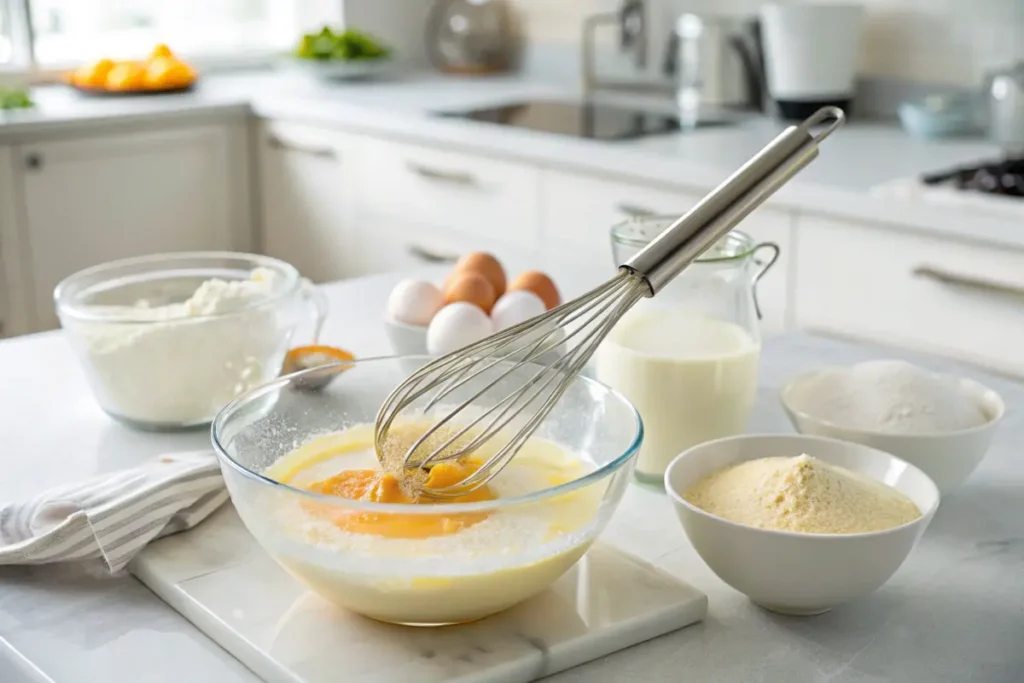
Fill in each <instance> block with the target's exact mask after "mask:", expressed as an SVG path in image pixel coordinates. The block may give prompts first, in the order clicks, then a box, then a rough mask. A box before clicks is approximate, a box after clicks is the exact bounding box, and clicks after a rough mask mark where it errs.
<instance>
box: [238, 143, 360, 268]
mask: <svg viewBox="0 0 1024 683" xmlns="http://www.w3.org/2000/svg"><path fill="white" fill-rule="evenodd" d="M353 147H354V146H353V145H352V144H351V138H349V137H348V136H346V135H344V134H340V133H336V132H334V131H330V130H326V129H322V128H314V127H309V126H303V125H298V124H293V123H270V124H266V125H265V126H263V127H262V130H261V132H260V137H259V142H258V149H259V157H260V198H261V199H260V201H261V205H262V244H263V251H264V252H265V253H266V254H267V255H269V256H274V257H276V258H279V259H282V260H284V261H287V262H289V263H291V264H292V265H294V266H295V267H296V268H298V269H299V271H300V272H301V273H302V274H303V275H305V276H306V277H308V278H310V279H311V280H313V281H315V282H328V281H331V280H338V279H341V278H345V277H351V276H352V275H355V274H357V273H358V272H359V267H358V264H357V263H356V259H355V256H354V248H353V244H352V238H353V232H354V231H352V230H351V229H350V228H349V227H348V226H349V224H350V220H351V210H350V207H349V202H350V199H349V197H350V196H351V195H350V191H349V187H348V184H347V182H346V178H347V172H346V169H347V167H348V166H351V164H352V163H353V158H354V157H353V155H352V150H353Z"/></svg>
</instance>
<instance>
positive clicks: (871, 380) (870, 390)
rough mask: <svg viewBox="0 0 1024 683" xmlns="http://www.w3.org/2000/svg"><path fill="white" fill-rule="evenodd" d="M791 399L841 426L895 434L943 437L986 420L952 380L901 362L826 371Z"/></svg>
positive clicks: (793, 392)
mask: <svg viewBox="0 0 1024 683" xmlns="http://www.w3.org/2000/svg"><path fill="white" fill-rule="evenodd" d="M788 400H789V403H790V405H791V406H792V407H793V408H795V409H797V410H800V411H802V412H805V413H807V414H808V415H811V416H813V417H815V418H817V419H819V420H824V421H826V422H829V423H831V424H833V425H836V426H838V427H845V428H848V429H861V430H865V431H873V432H885V433H891V434H940V433H947V432H954V431H959V430H963V429H970V428H972V427H978V426H981V425H983V424H985V423H986V422H987V421H988V418H987V416H986V415H985V413H984V411H983V410H982V408H981V406H980V405H979V404H978V402H977V401H975V400H974V399H972V397H971V396H969V395H968V394H966V393H965V392H964V391H963V390H962V389H960V387H959V386H958V385H957V384H956V383H955V381H954V380H952V379H950V378H948V377H944V376H942V375H937V374H935V373H932V372H929V371H927V370H923V369H921V368H918V367H916V366H914V365H911V364H910V363H906V362H904V361H897V360H877V361H869V362H866V363H860V364H858V365H854V366H851V367H849V368H834V369H829V370H825V371H822V372H820V373H818V374H816V375H813V376H812V377H810V378H809V379H808V380H807V381H805V382H802V383H800V384H799V385H797V386H795V387H793V389H792V390H791V391H790V393H789V395H788Z"/></svg>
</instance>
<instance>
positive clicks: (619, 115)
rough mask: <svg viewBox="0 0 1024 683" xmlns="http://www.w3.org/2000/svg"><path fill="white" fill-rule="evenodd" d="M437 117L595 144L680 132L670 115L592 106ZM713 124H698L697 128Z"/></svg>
mask: <svg viewBox="0 0 1024 683" xmlns="http://www.w3.org/2000/svg"><path fill="white" fill-rule="evenodd" d="M438 115H439V116H445V117H449V118H461V119H471V120H473V121H485V122H488V123H496V124H499V125H503V126H514V127H516V128H528V129H530V130H538V131H543V132H545V133H559V134H561V135H570V136H573V137H581V138H590V139H594V140H629V139H633V138H639V137H644V136H647V135H657V134H661V133H670V132H673V131H677V130H681V127H680V123H679V119H678V118H677V117H675V116H672V115H670V114H659V113H655V112H649V111H641V110H635V109H626V108H619V107H613V106H609V105H606V104H595V103H591V102H556V101H549V100H537V101H534V102H517V103H515V104H506V105H502V106H497V107H485V108H482V109H473V110H470V111H458V112H439V113H438ZM715 123H716V122H714V121H707V122H701V123H700V126H699V127H703V126H709V125H715ZM719 125H724V122H720V124H719Z"/></svg>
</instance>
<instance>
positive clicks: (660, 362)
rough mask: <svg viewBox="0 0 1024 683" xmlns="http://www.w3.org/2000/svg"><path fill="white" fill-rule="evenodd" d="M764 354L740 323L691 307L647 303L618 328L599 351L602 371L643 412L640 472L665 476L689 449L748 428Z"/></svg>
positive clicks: (601, 377)
mask: <svg viewBox="0 0 1024 683" xmlns="http://www.w3.org/2000/svg"><path fill="white" fill-rule="evenodd" d="M760 353H761V345H760V343H759V342H758V341H757V340H756V339H755V338H754V337H753V336H752V335H751V334H750V333H749V332H747V331H746V330H744V329H743V328H742V327H740V326H739V325H737V324H735V323H731V322H726V321H723V320H718V319H715V318H711V317H707V316H704V315H701V314H699V313H695V312H691V311H687V310H683V309H649V310H643V311H640V312H637V313H636V314H634V315H630V316H627V317H626V318H625V319H623V320H622V321H621V322H620V323H619V324H618V325H617V326H616V327H615V328H614V329H613V330H612V332H611V333H610V334H609V336H608V337H607V338H606V339H605V341H604V342H603V343H602V345H601V347H600V348H599V349H598V352H597V377H598V379H599V380H600V381H602V382H604V383H605V384H608V385H609V386H612V387H614V388H615V389H617V390H618V391H619V392H621V393H622V394H623V395H624V396H625V397H626V398H627V399H629V400H630V402H632V403H633V405H634V406H636V408H637V410H638V411H639V412H640V417H641V418H642V419H643V422H644V442H643V446H642V447H641V449H640V456H639V459H638V461H637V466H636V471H637V474H638V476H640V477H641V478H650V479H660V478H661V476H662V475H663V474H664V472H665V469H666V467H667V466H668V464H669V462H671V461H672V459H673V458H675V457H676V456H677V455H679V454H680V453H681V452H682V451H684V450H686V449H687V448H689V447H691V446H695V445H697V444H699V443H703V442H705V441H710V440H712V439H717V438H721V437H724V436H731V435H734V434H740V433H742V432H743V431H744V430H745V428H746V425H747V420H748V419H749V417H750V412H751V409H752V408H753V405H754V397H755V395H756V394H757V372H758V363H759V359H760Z"/></svg>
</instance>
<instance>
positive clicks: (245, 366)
mask: <svg viewBox="0 0 1024 683" xmlns="http://www.w3.org/2000/svg"><path fill="white" fill-rule="evenodd" d="M278 287H279V276H278V275H277V273H276V272H274V271H271V270H266V269H262V268H258V269H256V270H254V271H253V272H252V275H251V277H250V278H249V279H248V280H233V281H226V280H220V279H213V280H207V281H206V282H204V283H202V284H201V285H200V286H199V288H198V289H196V291H195V293H194V294H193V295H192V296H191V297H190V298H189V299H188V300H187V301H184V302H181V303H175V304H169V305H166V306H157V307H150V306H149V304H148V303H147V302H145V301H140V302H138V303H137V304H136V305H134V306H105V307H102V308H101V307H95V308H93V309H92V310H91V311H90V312H92V313H98V314H100V315H103V316H104V317H108V318H110V321H111V322H103V323H92V322H86V323H81V335H82V337H83V339H84V347H85V348H84V349H83V350H82V352H83V353H84V354H85V356H86V360H87V361H88V362H87V364H86V366H87V368H89V369H90V370H91V375H92V377H91V380H92V384H93V388H94V390H95V391H96V392H97V394H98V397H99V400H100V403H101V404H102V405H103V406H104V408H106V409H107V410H108V411H110V412H112V413H114V414H116V415H117V416H118V417H123V418H127V419H129V420H133V421H136V422H144V423H151V424H159V423H163V424H167V425H174V424H197V423H201V422H204V421H208V420H210V419H211V418H213V416H214V415H215V414H216V413H217V411H218V410H220V408H222V407H223V406H224V405H225V404H227V403H228V402H229V401H231V399H233V398H235V397H236V396H238V395H239V394H240V393H242V392H244V391H247V390H248V389H250V388H252V387H254V386H256V385H258V384H260V383H262V382H263V381H265V380H266V379H269V378H270V377H272V376H273V375H276V374H277V370H278V369H279V367H280V362H281V360H282V356H283V354H284V352H285V350H286V346H287V342H288V335H289V331H290V325H288V324H287V321H286V319H284V318H281V313H280V311H279V310H278V308H277V307H275V306H262V307H256V308H254V309H253V310H244V309H246V308H247V307H248V306H250V305H251V304H252V303H253V302H255V301H259V300H261V299H265V298H267V297H268V296H270V295H271V294H273V293H274V292H275V291H276V290H277V288H278ZM231 312H236V314H235V315H227V316H223V315H222V316H220V317H213V318H208V317H202V316H211V315H218V314H225V313H231ZM279 318H280V319H279ZM118 319H131V320H135V321H139V320H141V321H147V322H142V323H139V322H123V323H119V322H116V321H117V320H118Z"/></svg>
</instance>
